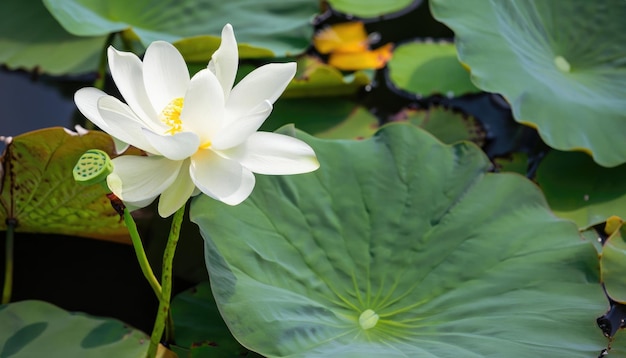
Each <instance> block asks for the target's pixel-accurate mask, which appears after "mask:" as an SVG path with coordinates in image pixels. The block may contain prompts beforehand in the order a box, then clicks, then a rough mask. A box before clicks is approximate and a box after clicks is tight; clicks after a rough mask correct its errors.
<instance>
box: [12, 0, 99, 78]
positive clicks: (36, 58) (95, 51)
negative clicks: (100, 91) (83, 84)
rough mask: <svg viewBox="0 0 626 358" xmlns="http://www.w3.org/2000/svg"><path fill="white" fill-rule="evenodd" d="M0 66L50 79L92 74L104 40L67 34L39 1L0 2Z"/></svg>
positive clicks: (17, 0) (15, 0)
mask: <svg viewBox="0 0 626 358" xmlns="http://www.w3.org/2000/svg"><path fill="white" fill-rule="evenodd" d="M0 14H2V15H3V19H2V21H0V34H2V35H1V36H0V64H5V65H7V66H8V67H9V68H15V69H25V70H35V69H36V70H37V71H41V72H45V73H49V74H53V75H61V74H68V73H71V74H77V73H86V72H90V71H95V70H96V68H97V66H98V61H99V58H100V53H101V52H102V49H103V48H104V44H105V42H106V36H95V37H78V36H74V35H71V34H69V33H68V32H67V31H65V29H63V27H61V26H60V25H59V23H58V22H57V21H56V20H55V19H54V18H53V17H52V16H51V15H50V13H49V12H48V11H47V10H46V8H45V7H44V6H43V4H42V3H41V2H39V1H22V0H2V1H0Z"/></svg>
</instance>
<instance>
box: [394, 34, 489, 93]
mask: <svg viewBox="0 0 626 358" xmlns="http://www.w3.org/2000/svg"><path fill="white" fill-rule="evenodd" d="M388 66H389V76H390V78H391V81H392V82H393V84H394V85H396V86H397V87H398V88H400V89H403V90H405V91H408V92H413V93H417V94H420V95H429V94H432V93H442V94H450V93H452V94H454V95H457V96H458V95H462V94H465V93H470V92H479V89H478V88H476V86H474V84H472V81H470V75H469V73H468V72H467V71H466V70H465V69H464V68H463V66H461V64H460V63H459V60H458V59H457V54H456V48H455V46H454V44H452V43H447V42H444V43H432V42H431V43H424V42H420V43H408V44H404V45H401V46H398V47H397V48H396V49H395V51H394V53H393V57H392V58H391V60H390V61H389V64H388Z"/></svg>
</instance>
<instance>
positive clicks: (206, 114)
mask: <svg viewBox="0 0 626 358" xmlns="http://www.w3.org/2000/svg"><path fill="white" fill-rule="evenodd" d="M223 117H224V94H223V93H222V87H221V86H220V83H219V81H218V80H217V78H216V77H215V75H214V74H213V73H212V72H211V71H209V70H206V69H205V70H201V71H200V72H198V73H196V75H195V76H193V78H192V79H191V82H190V83H189V88H188V89H187V93H186V94H185V102H184V104H183V110H182V111H181V113H180V120H181V122H182V124H183V130H185V131H191V132H194V133H196V134H197V135H198V136H199V137H200V142H201V143H204V142H206V141H208V140H210V139H211V138H213V136H214V135H215V133H216V132H217V130H218V129H219V128H220V127H221V126H222V119H223Z"/></svg>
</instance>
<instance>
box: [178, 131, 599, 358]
mask: <svg viewBox="0 0 626 358" xmlns="http://www.w3.org/2000/svg"><path fill="white" fill-rule="evenodd" d="M298 136H299V137H301V138H302V139H303V140H305V141H306V142H308V143H309V144H310V145H311V146H312V147H313V148H314V150H315V151H316V153H317V155H318V158H319V161H320V163H321V167H320V169H319V170H317V171H315V172H313V173H309V174H302V175H294V176H258V177H257V184H256V187H255V190H254V192H253V194H252V195H251V196H250V198H249V199H248V200H246V201H245V202H243V203H242V204H240V205H238V206H228V205H224V204H222V203H220V202H218V201H215V200H212V199H210V198H208V197H204V196H201V197H198V198H197V199H195V200H194V201H193V203H192V206H191V211H190V212H191V218H192V221H194V222H196V223H197V224H198V225H199V226H200V229H201V231H202V234H203V236H204V238H205V253H206V262H207V268H208V270H209V274H210V277H211V284H212V288H213V293H214V295H215V299H216V301H217V304H218V307H219V309H220V312H221V313H222V315H223V317H224V319H225V320H226V322H227V324H228V326H229V328H230V330H231V332H232V333H233V335H234V336H235V337H236V338H237V339H238V340H239V341H240V342H241V343H242V344H243V345H244V346H246V347H248V348H249V349H251V350H254V351H256V352H258V353H260V354H263V355H265V356H271V357H293V356H307V357H363V356H369V357H426V356H428V357H477V358H478V357H568V358H576V357H581V358H582V357H585V358H587V357H590V356H593V355H594V354H595V355H597V354H598V353H599V352H600V350H601V349H602V348H604V347H605V346H606V340H605V338H604V337H603V336H602V334H601V332H600V330H598V328H597V327H595V326H594V324H593V322H594V319H595V318H596V317H597V316H598V315H599V314H601V313H602V312H603V311H604V310H605V308H606V300H605V297H604V294H603V292H602V289H601V287H600V285H599V284H598V275H599V273H598V272H597V271H598V269H597V256H596V252H595V250H594V248H593V247H592V245H591V244H590V243H589V242H586V241H583V240H581V239H580V236H579V234H578V230H577V229H576V227H575V226H574V225H572V223H570V222H567V221H564V220H562V219H558V218H556V217H555V216H553V215H552V214H551V213H550V211H549V209H548V207H547V204H546V202H545V200H544V198H543V196H542V195H541V192H540V191H539V190H538V189H537V188H536V186H534V185H533V184H532V183H530V182H529V181H528V180H526V179H524V178H523V177H521V176H519V175H516V174H508V173H506V174H490V173H486V171H487V170H488V168H489V167H490V163H489V161H488V159H487V158H486V157H485V156H484V154H483V153H482V152H481V151H480V149H479V148H478V147H476V146H475V145H473V144H470V143H467V142H462V143H458V144H455V145H453V146H446V145H443V144H442V143H441V142H438V141H437V140H435V139H434V137H432V136H431V135H429V134H427V133H426V132H424V131H421V130H419V129H417V128H415V127H412V126H410V125H404V124H392V125H388V126H385V127H383V129H381V130H380V131H379V132H378V134H377V135H376V136H375V137H373V138H371V139H367V140H362V141H350V140H335V141H333V140H322V139H315V138H313V137H310V136H307V135H305V134H302V133H299V134H298ZM376 316H377V317H376ZM376 319H378V321H377V322H376Z"/></svg>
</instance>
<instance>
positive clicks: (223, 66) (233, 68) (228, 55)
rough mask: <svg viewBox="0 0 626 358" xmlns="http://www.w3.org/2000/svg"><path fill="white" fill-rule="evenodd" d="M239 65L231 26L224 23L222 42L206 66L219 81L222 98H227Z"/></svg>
mask: <svg viewBox="0 0 626 358" xmlns="http://www.w3.org/2000/svg"><path fill="white" fill-rule="evenodd" d="M238 66H239V50H238V49H237V40H236V39H235V33H234V31H233V27H232V26H231V25H230V24H226V26H224V28H223V29H222V42H221V43H220V47H219V48H218V49H217V51H215V52H214V53H213V56H211V61H209V65H208V66H207V68H208V69H209V70H211V72H213V73H214V74H215V76H216V77H217V79H218V80H219V81H220V84H221V85H222V88H223V90H224V98H225V99H226V100H228V95H229V94H230V90H231V89H232V88H233V84H234V83H235V75H236V74H237V67H238Z"/></svg>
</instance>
